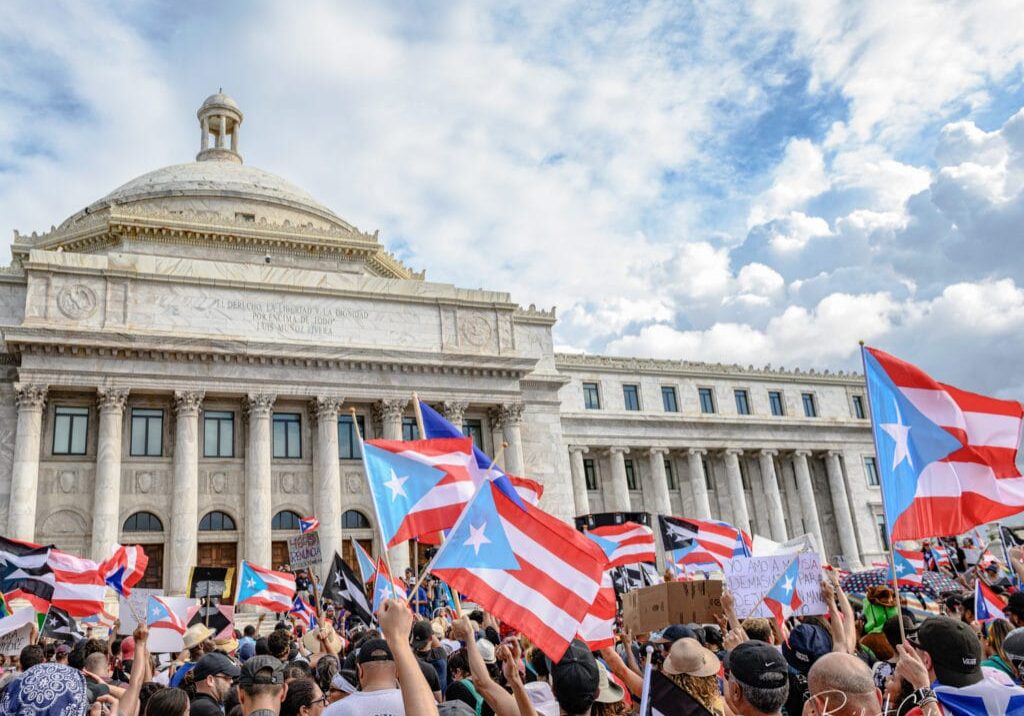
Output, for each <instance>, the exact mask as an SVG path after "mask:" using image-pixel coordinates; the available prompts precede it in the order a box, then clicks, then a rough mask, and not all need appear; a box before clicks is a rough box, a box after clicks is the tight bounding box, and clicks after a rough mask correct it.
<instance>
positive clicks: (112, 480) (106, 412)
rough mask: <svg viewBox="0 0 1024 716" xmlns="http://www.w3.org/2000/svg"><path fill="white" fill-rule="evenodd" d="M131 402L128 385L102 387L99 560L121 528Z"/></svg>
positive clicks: (95, 553) (95, 524) (95, 549)
mask: <svg viewBox="0 0 1024 716" xmlns="http://www.w3.org/2000/svg"><path fill="white" fill-rule="evenodd" d="M127 402H128V389H127V388H100V390H99V394H98V396H97V400H96V404H97V407H98V408H99V413H100V429H99V435H98V440H97V441H96V481H95V484H94V486H93V490H94V491H93V495H94V497H93V501H92V550H91V556H92V559H93V561H95V562H102V561H103V560H105V559H106V558H107V557H109V556H110V550H111V547H112V546H113V545H114V544H115V543H116V542H117V541H118V536H119V533H120V531H121V530H120V528H121V524H120V522H121V520H120V517H121V514H120V513H121V435H122V434H123V432H124V431H123V429H122V426H123V419H124V406H125V404H126V403H127Z"/></svg>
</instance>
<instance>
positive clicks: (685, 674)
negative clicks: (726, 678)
mask: <svg viewBox="0 0 1024 716" xmlns="http://www.w3.org/2000/svg"><path fill="white" fill-rule="evenodd" d="M721 669H722V662H721V661H719V659H718V657H717V656H715V654H714V652H713V651H711V650H710V649H706V648H705V647H703V646H701V643H700V642H699V641H697V640H696V639H692V638H689V637H687V638H684V639H677V640H676V641H675V642H673V644H672V648H671V649H669V651H668V655H667V656H666V657H665V663H664V664H662V666H661V672H662V673H663V674H665V676H667V677H668V678H670V679H671V680H672V681H674V682H675V683H676V685H677V686H678V687H679V688H681V689H683V690H684V691H686V692H687V693H688V694H690V696H692V697H693V698H694V699H696V700H697V701H699V702H700V703H701V704H702V705H703V706H704V708H706V709H707V710H708V711H710V712H711V713H712V714H714V716H722V715H723V714H724V713H725V701H724V700H723V699H722V693H721V690H720V689H719V688H718V673H719V671H721Z"/></svg>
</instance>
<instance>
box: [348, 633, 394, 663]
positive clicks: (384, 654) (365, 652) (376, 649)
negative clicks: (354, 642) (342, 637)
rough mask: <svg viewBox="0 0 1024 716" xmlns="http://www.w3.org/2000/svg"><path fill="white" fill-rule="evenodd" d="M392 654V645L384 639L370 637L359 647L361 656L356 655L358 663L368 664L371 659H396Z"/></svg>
mask: <svg viewBox="0 0 1024 716" xmlns="http://www.w3.org/2000/svg"><path fill="white" fill-rule="evenodd" d="M394 660H395V657H394V656H392V655H391V647H389V646H388V643H387V642H386V641H384V640H383V639H368V640H367V641H366V642H365V643H364V644H363V645H362V646H361V647H359V656H357V657H356V663H357V664H367V663H369V662H371V661H394Z"/></svg>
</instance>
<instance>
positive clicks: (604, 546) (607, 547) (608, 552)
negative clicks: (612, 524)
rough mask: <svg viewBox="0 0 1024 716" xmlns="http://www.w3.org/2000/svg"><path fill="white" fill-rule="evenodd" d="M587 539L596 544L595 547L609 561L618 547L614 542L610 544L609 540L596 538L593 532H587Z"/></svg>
mask: <svg viewBox="0 0 1024 716" xmlns="http://www.w3.org/2000/svg"><path fill="white" fill-rule="evenodd" d="M587 537H589V538H590V539H592V540H593V541H594V542H595V543H597V546H598V547H600V548H601V550H602V551H603V552H604V556H605V557H608V558H609V559H610V558H611V556H612V554H613V553H614V552H615V550H616V548H617V547H618V546H619V545H618V544H617V543H616V542H612V541H611V540H610V539H605V538H604V537H598V536H597V535H596V534H594V533H593V532H587Z"/></svg>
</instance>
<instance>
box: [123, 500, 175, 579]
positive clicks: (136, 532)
mask: <svg viewBox="0 0 1024 716" xmlns="http://www.w3.org/2000/svg"><path fill="white" fill-rule="evenodd" d="M121 532H122V533H123V537H122V538H121V543H122V544H137V545H139V546H140V547H142V550H143V551H144V552H145V553H146V556H147V557H149V563H148V564H147V565H146V572H145V574H144V575H143V576H142V579H141V580H140V581H139V583H138V585H136V586H139V587H142V588H143V589H162V588H163V586H164V538H165V536H164V523H163V521H162V520H161V519H160V518H159V517H157V516H156V515H154V514H153V513H152V512H146V511H140V512H135V513H133V514H131V515H129V516H128V519H126V520H125V521H124V524H123V525H121Z"/></svg>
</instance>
